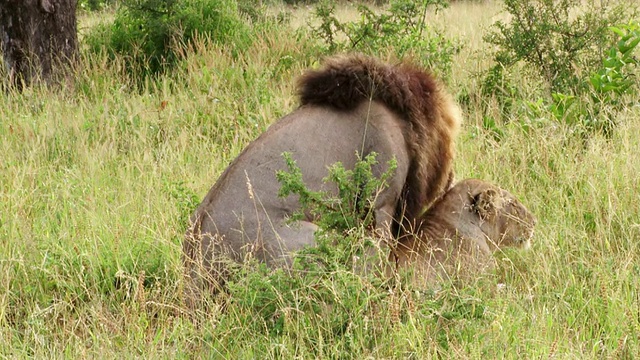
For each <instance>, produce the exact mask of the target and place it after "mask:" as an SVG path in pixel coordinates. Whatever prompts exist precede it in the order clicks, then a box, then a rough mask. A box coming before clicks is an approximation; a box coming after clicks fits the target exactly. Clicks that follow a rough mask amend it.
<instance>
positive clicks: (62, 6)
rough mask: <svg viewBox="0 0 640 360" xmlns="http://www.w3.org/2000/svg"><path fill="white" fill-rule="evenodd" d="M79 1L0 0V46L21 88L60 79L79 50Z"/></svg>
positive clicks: (12, 77)
mask: <svg viewBox="0 0 640 360" xmlns="http://www.w3.org/2000/svg"><path fill="white" fill-rule="evenodd" d="M76 6H77V0H0V37H1V38H0V41H1V42H0V47H1V48H2V55H3V59H4V65H5V67H6V69H7V73H8V75H9V82H10V84H12V85H13V86H16V87H17V88H18V89H22V86H23V84H25V85H29V84H31V83H33V82H34V81H36V80H39V79H42V80H44V81H45V82H47V83H51V82H52V81H55V80H57V75H59V74H60V70H62V69H63V68H64V67H65V65H68V64H69V63H70V62H71V61H73V59H74V57H75V53H76V49H77V43H78V35H77V26H76Z"/></svg>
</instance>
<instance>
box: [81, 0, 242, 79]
mask: <svg viewBox="0 0 640 360" xmlns="http://www.w3.org/2000/svg"><path fill="white" fill-rule="evenodd" d="M197 37H204V38H207V39H208V40H211V41H214V42H216V43H220V44H226V43H233V44H234V47H235V48H236V49H240V50H241V49H243V48H244V47H246V46H248V44H249V30H248V27H247V25H246V24H245V23H243V21H242V20H241V18H240V15H239V12H238V6H237V3H236V2H235V1H234V0H171V1H166V0H126V1H125V2H123V4H122V6H121V7H120V9H119V10H118V12H117V14H116V18H115V20H114V22H113V24H111V25H107V26H102V27H98V28H97V29H96V30H95V31H93V32H92V33H91V34H90V35H89V38H88V43H89V46H90V48H91V49H93V50H94V51H103V50H105V51H107V52H108V53H109V54H110V55H111V56H115V55H121V56H124V57H125V58H126V59H127V60H128V61H127V63H128V67H129V70H130V72H131V73H133V74H142V75H151V74H157V73H159V72H161V71H162V70H164V69H165V68H166V67H167V66H171V65H173V64H174V63H175V62H176V60H177V58H178V53H177V47H178V46H179V45H182V44H186V45H189V44H192V43H193V41H194V40H195V39H196V38H197Z"/></svg>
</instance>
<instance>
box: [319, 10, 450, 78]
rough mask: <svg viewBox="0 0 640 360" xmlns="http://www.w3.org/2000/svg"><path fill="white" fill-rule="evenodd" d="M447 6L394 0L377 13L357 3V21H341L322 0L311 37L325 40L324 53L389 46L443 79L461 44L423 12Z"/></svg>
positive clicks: (379, 49)
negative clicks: (430, 22) (434, 26)
mask: <svg viewBox="0 0 640 360" xmlns="http://www.w3.org/2000/svg"><path fill="white" fill-rule="evenodd" d="M447 5H448V2H447V1H443V0H424V1H421V2H415V1H409V0H394V1H391V2H390V6H389V9H388V10H387V11H384V12H382V13H379V14H378V13H376V12H374V11H372V10H371V9H370V8H369V7H367V6H366V5H363V4H360V5H358V11H359V12H360V20H358V21H352V22H341V21H340V20H338V18H336V16H335V15H334V12H335V3H333V2H326V1H325V2H322V3H319V4H318V5H317V6H316V7H315V12H314V15H315V18H316V20H319V25H317V26H316V25H310V27H311V31H312V34H313V36H315V37H316V38H318V39H320V40H321V41H322V42H323V43H324V46H325V48H324V51H325V52H328V53H334V52H340V51H354V50H355V51H359V52H363V53H368V54H372V55H379V53H381V52H385V51H388V50H389V49H391V50H392V51H393V53H394V55H395V56H397V57H398V58H403V57H405V56H413V57H415V58H416V60H418V61H419V62H421V63H422V65H425V66H426V67H428V68H430V69H432V70H434V71H435V72H436V73H438V75H440V76H441V77H444V78H446V77H447V76H448V75H449V74H450V72H451V64H452V61H453V56H454V55H455V54H457V53H458V52H459V50H460V47H459V45H458V44H457V43H456V42H455V41H452V40H450V39H447V38H446V37H445V36H444V35H443V34H442V33H441V32H439V31H438V30H435V29H431V28H429V27H428V26H427V23H426V15H427V14H428V12H429V11H435V12H437V11H439V10H441V9H442V8H444V7H445V6H447Z"/></svg>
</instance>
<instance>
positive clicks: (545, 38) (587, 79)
mask: <svg viewBox="0 0 640 360" xmlns="http://www.w3.org/2000/svg"><path fill="white" fill-rule="evenodd" d="M504 6H505V10H506V12H508V13H509V14H510V15H511V20H510V22H508V23H506V22H503V21H498V22H496V23H495V24H494V30H493V31H492V32H490V33H489V34H488V35H487V36H485V41H487V42H489V43H490V44H492V45H497V46H498V51H497V52H496V53H495V54H494V61H495V65H494V66H493V67H491V68H490V69H489V70H488V71H487V72H486V73H485V75H484V79H483V81H482V90H481V94H482V96H483V97H484V98H490V97H494V98H495V99H496V100H497V103H498V105H499V108H500V111H501V113H502V115H503V117H507V116H509V115H511V113H512V111H514V110H515V111H518V110H519V109H522V108H524V109H525V111H526V112H527V115H528V117H531V116H533V117H535V118H544V117H545V114H546V115H550V116H547V117H548V118H550V119H551V120H553V121H558V122H563V123H566V124H567V125H569V126H570V127H571V128H572V130H573V131H574V132H575V133H578V134H581V136H583V137H588V136H589V134H591V133H593V132H602V133H604V134H605V135H610V133H611V131H612V130H613V128H614V127H615V120H614V117H615V114H616V113H617V112H618V111H620V110H621V109H622V108H623V106H622V105H623V104H622V103H621V101H622V99H623V97H624V95H627V94H632V93H633V91H634V87H635V82H634V81H633V79H632V77H631V76H632V72H631V70H632V67H633V65H634V64H635V63H636V61H635V60H634V58H633V56H632V53H633V51H634V49H635V45H637V43H634V42H633V41H634V40H633V39H634V37H635V36H636V35H634V34H636V32H637V30H634V29H635V28H633V26H634V25H623V26H620V27H618V28H616V27H612V24H617V23H619V22H620V21H621V19H629V18H632V17H633V16H635V14H636V13H637V5H633V4H630V3H624V2H617V3H616V4H615V5H611V4H610V3H608V2H607V3H604V2H598V3H594V2H589V3H584V2H582V1H580V0H525V1H520V0H518V1H516V0H505V1H504ZM631 24H633V23H631ZM610 29H613V30H614V31H610ZM616 43H617V45H615V46H613V47H611V46H612V44H616ZM523 65H524V67H525V68H526V69H528V70H530V71H529V72H526V71H527V70H525V69H524V68H523ZM523 71H525V72H526V74H525V76H533V77H532V78H531V80H533V81H534V82H537V83H540V84H542V85H543V86H542V88H543V90H542V91H541V92H539V93H538V94H536V96H541V97H540V98H539V99H538V100H536V101H530V100H528V99H525V98H523V96H522V92H521V91H516V89H517V87H516V86H515V85H514V83H513V79H512V78H513V74H514V73H518V74H520V76H522V72H523ZM517 104H519V105H522V104H524V106H521V107H520V108H519V109H518V108H517V107H515V105H517Z"/></svg>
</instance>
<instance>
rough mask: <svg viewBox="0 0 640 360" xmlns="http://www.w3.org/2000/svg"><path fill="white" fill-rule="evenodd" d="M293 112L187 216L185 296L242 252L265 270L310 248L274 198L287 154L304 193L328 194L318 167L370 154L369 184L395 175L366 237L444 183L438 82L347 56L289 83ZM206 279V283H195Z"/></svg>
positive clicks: (305, 229)
mask: <svg viewBox="0 0 640 360" xmlns="http://www.w3.org/2000/svg"><path fill="white" fill-rule="evenodd" d="M298 89H299V96H300V106H299V107H298V108H297V109H296V110H294V111H293V112H292V113H290V114H288V115H286V116H284V117H283V118H281V119H279V120H277V121H276V122H275V123H274V124H272V125H271V126H270V127H269V128H268V129H267V131H266V132H264V133H263V134H262V135H260V136H259V137H258V138H257V139H256V140H254V141H253V142H251V143H250V144H249V145H248V146H247V147H246V148H245V149H244V150H243V151H242V152H241V154H240V155H239V156H238V157H237V158H236V159H235V160H233V161H232V162H231V164H230V165H229V166H228V167H227V168H226V170H225V171H224V172H223V173H222V175H221V176H220V177H219V179H218V180H217V182H216V183H215V184H214V185H213V187H212V188H211V189H210V191H209V192H208V193H207V195H206V196H205V198H204V200H203V201H202V203H201V204H200V205H199V206H198V208H197V209H196V210H195V212H194V213H193V215H192V217H191V226H190V227H189V230H188V231H187V233H186V236H185V241H184V243H183V261H184V265H185V270H186V277H187V279H186V280H187V298H198V297H199V296H200V295H199V294H200V291H201V289H202V288H203V286H204V285H207V286H210V287H211V286H212V287H213V288H219V287H220V286H222V285H223V283H224V278H225V263H227V262H228V260H231V261H232V262H242V261H243V259H245V257H246V256H247V255H248V254H249V255H250V256H252V257H254V258H257V259H258V260H260V261H264V262H266V263H267V264H268V265H274V266H277V265H279V264H283V263H284V264H287V263H288V262H289V261H290V253H291V252H293V251H296V250H299V249H301V248H303V247H305V246H313V245H314V232H315V231H316V225H314V223H313V219H311V218H307V219H303V220H301V221H298V222H296V223H295V224H290V223H289V222H288V221H286V220H287V219H288V218H289V216H290V215H291V214H293V213H294V212H296V211H297V210H298V209H299V208H300V205H299V203H298V197H297V196H294V195H292V196H288V197H286V198H280V197H278V191H279V189H280V184H279V182H278V181H277V180H276V172H277V171H279V170H286V164H285V161H284V159H283V157H282V154H283V153H285V152H287V153H290V154H291V156H292V158H293V159H294V160H295V161H296V163H297V165H298V166H299V167H300V170H301V172H302V174H303V181H304V182H305V183H306V185H307V187H308V188H309V189H310V190H313V191H329V192H330V193H332V194H337V188H334V187H335V186H333V185H329V184H326V183H324V182H323V178H325V177H326V176H327V174H328V168H329V166H330V165H332V164H334V163H338V162H340V163H342V165H343V166H344V167H345V168H346V169H351V168H353V166H354V164H355V163H356V162H357V161H358V160H359V158H364V157H365V156H367V155H368V154H371V153H376V154H377V158H376V160H377V165H374V166H373V168H372V171H373V173H374V175H375V176H377V177H379V176H380V175H382V174H384V173H385V171H386V170H387V169H388V166H389V165H388V164H389V161H390V160H392V159H395V162H396V164H397V165H396V169H395V171H394V173H393V175H392V176H391V177H390V178H389V179H388V181H387V184H388V187H386V188H385V189H384V190H382V191H381V193H380V194H379V195H378V196H377V198H376V199H375V201H374V205H373V206H374V208H373V209H372V210H373V211H374V220H375V230H376V232H379V233H380V234H382V236H381V238H386V239H392V235H391V233H392V231H393V228H394V226H395V227H398V224H400V222H401V221H402V218H403V217H406V218H408V219H412V218H415V217H417V216H419V215H420V213H421V211H422V208H423V206H425V205H427V204H430V203H431V202H433V201H434V200H435V199H436V198H438V197H439V196H440V195H441V194H442V193H443V192H444V191H445V190H446V189H447V188H448V187H449V186H450V183H451V180H452V178H453V169H452V161H453V158H454V148H455V144H454V140H455V137H456V135H457V133H458V131H459V127H460V123H461V112H460V110H459V108H458V106H457V105H456V104H455V102H454V101H453V100H452V98H451V96H450V94H448V93H447V91H446V90H445V89H444V87H443V85H441V83H440V82H439V81H438V80H437V79H436V78H435V77H433V76H432V75H431V74H430V73H428V72H427V71H424V70H422V69H420V68H418V67H417V66H415V65H412V64H410V63H398V64H386V63H383V62H380V61H378V60H376V59H374V58H371V57H367V56H363V55H359V54H355V55H346V56H337V57H333V58H329V59H328V60H327V61H326V63H325V64H324V67H323V68H321V69H320V70H310V71H307V72H306V73H305V74H303V75H302V77H301V78H300V80H299V82H298ZM204 278H206V279H204Z"/></svg>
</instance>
